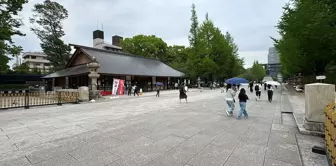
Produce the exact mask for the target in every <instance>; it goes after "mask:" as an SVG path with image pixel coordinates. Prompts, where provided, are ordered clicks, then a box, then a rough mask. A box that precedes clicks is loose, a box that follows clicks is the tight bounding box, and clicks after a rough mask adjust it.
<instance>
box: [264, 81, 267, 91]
mask: <svg viewBox="0 0 336 166" xmlns="http://www.w3.org/2000/svg"><path fill="white" fill-rule="evenodd" d="M264 90H265V91H266V90H267V84H266V82H265V83H264Z"/></svg>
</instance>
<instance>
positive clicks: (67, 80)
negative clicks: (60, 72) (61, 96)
mask: <svg viewBox="0 0 336 166" xmlns="http://www.w3.org/2000/svg"><path fill="white" fill-rule="evenodd" d="M65 89H69V77H65Z"/></svg>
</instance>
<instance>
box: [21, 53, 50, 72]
mask: <svg viewBox="0 0 336 166" xmlns="http://www.w3.org/2000/svg"><path fill="white" fill-rule="evenodd" d="M22 58H23V62H22V63H26V64H27V65H28V67H29V71H33V70H38V71H41V73H49V71H50V69H51V68H52V66H51V65H50V61H49V60H48V59H47V55H46V54H44V53H43V52H25V53H23V55H22Z"/></svg>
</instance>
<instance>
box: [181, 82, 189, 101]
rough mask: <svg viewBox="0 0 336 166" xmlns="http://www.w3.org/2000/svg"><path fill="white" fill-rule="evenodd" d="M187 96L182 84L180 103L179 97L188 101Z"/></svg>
mask: <svg viewBox="0 0 336 166" xmlns="http://www.w3.org/2000/svg"><path fill="white" fill-rule="evenodd" d="M187 98H188V96H187V94H186V90H185V88H184V85H183V84H182V85H181V87H180V103H181V99H185V100H186V102H187V103H188V100H187Z"/></svg>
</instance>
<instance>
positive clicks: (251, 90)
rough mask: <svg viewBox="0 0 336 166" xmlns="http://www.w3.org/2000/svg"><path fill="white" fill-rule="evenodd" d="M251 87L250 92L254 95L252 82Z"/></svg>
mask: <svg viewBox="0 0 336 166" xmlns="http://www.w3.org/2000/svg"><path fill="white" fill-rule="evenodd" d="M249 87H250V92H251V93H253V82H250V84H249Z"/></svg>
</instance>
